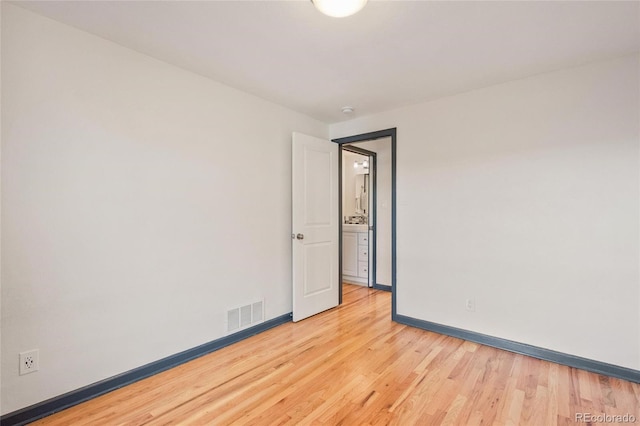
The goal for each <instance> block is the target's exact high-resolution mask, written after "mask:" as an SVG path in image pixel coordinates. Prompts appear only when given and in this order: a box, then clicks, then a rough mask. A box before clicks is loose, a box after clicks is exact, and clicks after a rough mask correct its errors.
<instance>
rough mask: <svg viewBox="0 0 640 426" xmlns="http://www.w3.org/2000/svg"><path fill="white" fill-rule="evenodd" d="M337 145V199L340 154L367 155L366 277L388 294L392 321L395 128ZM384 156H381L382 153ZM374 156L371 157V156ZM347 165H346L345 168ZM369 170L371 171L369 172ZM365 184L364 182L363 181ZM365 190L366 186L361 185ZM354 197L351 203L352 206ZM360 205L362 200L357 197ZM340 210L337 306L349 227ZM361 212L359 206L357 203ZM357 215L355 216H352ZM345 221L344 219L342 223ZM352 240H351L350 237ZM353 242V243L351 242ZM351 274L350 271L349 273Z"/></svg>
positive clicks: (340, 166)
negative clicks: (384, 168) (383, 171)
mask: <svg viewBox="0 0 640 426" xmlns="http://www.w3.org/2000/svg"><path fill="white" fill-rule="evenodd" d="M333 142H336V143H338V144H339V155H338V159H339V167H338V170H339V176H338V180H339V184H338V189H339V199H340V200H342V199H343V193H342V192H343V172H342V170H343V164H342V163H343V158H342V156H343V151H351V152H357V153H360V154H364V155H368V157H369V159H370V160H369V161H370V166H369V169H370V172H369V174H368V175H369V177H368V185H369V188H370V190H369V194H370V196H369V200H368V201H369V202H368V206H369V210H368V212H367V217H368V219H367V220H368V223H367V225H368V227H371V228H372V229H371V230H369V232H368V234H369V235H370V238H371V241H370V243H369V245H368V246H369V253H370V256H369V263H370V265H371V266H370V268H369V272H370V274H369V276H368V280H367V282H368V284H370V286H371V287H373V288H376V289H379V290H386V291H390V292H391V312H392V319H395V318H396V129H395V128H391V129H386V130H380V131H377V132H371V133H364V134H360V135H355V136H349V137H345V138H338V139H333ZM383 153H384V154H383ZM372 154H373V155H372ZM381 160H384V162H385V164H386V166H387V167H388V172H387V173H386V175H387V176H386V179H385V180H386V182H385V183H384V184H383V182H382V180H381V179H380V177H381V176H380V172H381V169H380V166H381V163H382V161H381ZM345 166H347V165H345ZM371 171H372V172H371ZM363 181H364V182H366V179H363ZM363 186H365V187H366V183H363ZM382 186H386V190H387V191H388V192H387V194H386V195H385V196H384V197H383V196H381V193H380V190H381V189H382ZM355 198H356V197H354V203H355ZM359 200H360V202H361V200H362V197H359ZM339 204H340V207H339V215H340V221H339V224H340V226H339V249H340V255H339V268H340V280H339V286H340V296H339V297H340V303H342V290H343V289H342V283H343V278H344V276H345V274H344V272H345V271H344V269H343V267H344V265H343V254H344V253H343V243H344V241H343V235H344V231H345V227H346V226H348V225H352V224H349V223H345V222H348V221H349V219H348V218H345V216H351V215H346V214H345V213H346V212H344V211H343V205H342V204H343V203H342V202H340V203H339ZM360 207H361V208H360V212H362V210H363V209H362V204H360ZM355 216H357V215H355ZM345 219H346V220H345ZM350 238H352V237H350ZM352 243H353V242H352ZM351 272H353V271H351Z"/></svg>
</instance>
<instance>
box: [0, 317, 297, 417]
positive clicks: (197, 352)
mask: <svg viewBox="0 0 640 426" xmlns="http://www.w3.org/2000/svg"><path fill="white" fill-rule="evenodd" d="M290 321H291V314H290V313H289V314H284V315H281V316H279V317H277V318H273V319H271V320H268V321H265V322H263V323H261V324H258V325H255V326H253V327H250V328H247V329H245V330H242V331H239V332H237V333H234V334H231V335H229V336H225V337H222V338H220V339H216V340H213V341H211V342H208V343H205V344H202V345H200V346H196V347H195V348H191V349H187V350H186V351H183V352H180V353H177V354H175V355H171V356H168V357H166V358H163V359H160V360H158V361H154V362H152V363H150V364H147V365H143V366H142V367H138V368H135V369H133V370H129V371H127V372H124V373H122V374H119V375H117V376H113V377H110V378H108V379H104V380H101V381H99V382H96V383H92V384H90V385H88V386H85V387H82V388H80V389H76V390H73V391H71V392H67V393H65V394H62V395H59V396H56V397H53V398H51V399H47V400H46V401H42V402H39V403H37V404H34V405H31V406H29V407H26V408H23V409H21V410H18V411H14V412H11V413H8V414H5V415H4V416H2V417H0V425H2V426H9V425H12V426H13V425H24V424H27V423H30V422H33V421H36V420H38V419H41V418H43V417H46V416H48V415H51V414H53V413H56V412H58V411H61V410H64V409H65V408H69V407H72V406H74V405H77V404H80V403H81V402H84V401H88V400H90V399H92V398H95V397H97V396H100V395H103V394H105V393H108V392H111V391H113V390H116V389H119V388H121V387H123V386H126V385H129V384H131V383H134V382H137V381H139V380H142V379H146V378H147V377H150V376H153V375H154V374H158V373H160V372H162V371H165V370H169V369H170V368H173V367H176V366H178V365H180V364H184V363H185V362H188V361H191V360H193V359H195V358H199V357H201V356H203V355H206V354H208V353H211V352H215V351H217V350H218V349H222V348H224V347H225V346H229V345H231V344H233V343H237V342H239V341H241V340H244V339H246V338H248V337H251V336H253V335H255V334H258V333H261V332H263V331H266V330H268V329H270V328H273V327H277V326H279V325H282V324H285V323H287V322H290Z"/></svg>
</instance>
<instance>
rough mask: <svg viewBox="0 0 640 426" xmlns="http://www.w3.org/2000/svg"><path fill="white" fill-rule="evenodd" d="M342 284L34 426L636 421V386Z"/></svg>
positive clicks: (639, 410) (639, 399) (639, 411)
mask: <svg viewBox="0 0 640 426" xmlns="http://www.w3.org/2000/svg"><path fill="white" fill-rule="evenodd" d="M344 287H345V288H344V298H343V301H344V303H343V305H341V306H340V307H338V308H336V309H333V310H331V311H328V312H325V313H322V314H319V315H316V316H314V317H312V318H309V319H307V320H304V321H302V322H300V323H297V324H293V323H289V324H285V325H282V326H279V327H277V328H274V329H271V330H269V331H267V332H264V333H261V334H259V335H257V336H254V337H251V338H249V339H247V340H244V341H242V342H240V343H237V344H234V345H232V346H229V347H226V348H224V349H221V350H219V351H217V352H214V353H212V354H209V355H206V356H204V357H201V358H198V359H196V360H194V361H191V362H189V363H186V364H183V365H181V366H178V367H176V368H174V369H172V370H169V371H166V372H163V373H161V374H158V375H156V376H153V377H150V378H148V379H145V380H142V381H140V382H137V383H134V384H132V385H129V386H127V387H124V388H122V389H119V390H116V391H114V392H111V393H109V394H106V395H103V396H101V397H99V398H95V399H93V400H91V401H88V402H86V403H84V404H81V405H78V406H75V407H72V408H70V409H68V410H65V411H62V412H60V413H57V414H54V415H52V416H49V417H47V418H45V419H42V420H40V421H38V422H36V424H39V425H171V424H176V425H177V424H179V425H228V424H235V425H387V424H393V425H555V424H562V425H564V424H580V422H577V421H576V413H590V414H592V415H602V414H607V415H625V414H630V415H633V416H635V417H636V419H637V422H638V423H640V385H638V384H634V383H630V382H626V381H623V380H619V379H614V378H610V377H606V376H601V375H598V374H593V373H588V372H585V371H581V370H576V369H573V368H569V367H565V366H561V365H557V364H552V363H549V362H546V361H540V360H537V359H533V358H530V357H526V356H523V355H517V354H513V353H510V352H505V351H501V350H498V349H494V348H491V347H487V346H482V345H478V344H475V343H471V342H466V341H463V340H459V339H456V338H452V337H448V336H443V335H439V334H436V333H431V332H426V331H423V330H419V329H415V328H411V327H407V326H404V325H400V324H396V323H393V322H391V320H390V318H391V314H390V305H391V300H390V294H389V293H386V292H381V291H377V290H370V289H367V288H365V287H359V286H354V285H345V286H344ZM582 424H586V423H582ZM592 424H596V423H592Z"/></svg>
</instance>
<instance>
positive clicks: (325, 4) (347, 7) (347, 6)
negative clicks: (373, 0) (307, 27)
mask: <svg viewBox="0 0 640 426" xmlns="http://www.w3.org/2000/svg"><path fill="white" fill-rule="evenodd" d="M311 3H313V5H314V6H315V7H316V9H318V10H319V11H320V12H322V13H324V14H325V15H329V16H333V17H334V18H344V17H345V16H349V15H353V14H354V13H356V12H358V11H360V9H362V8H363V7H364V5H365V4H367V0H311Z"/></svg>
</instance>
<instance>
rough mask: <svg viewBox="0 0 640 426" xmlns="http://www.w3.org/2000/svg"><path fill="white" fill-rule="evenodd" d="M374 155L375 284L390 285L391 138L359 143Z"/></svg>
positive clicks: (359, 145)
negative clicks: (375, 189)
mask: <svg viewBox="0 0 640 426" xmlns="http://www.w3.org/2000/svg"><path fill="white" fill-rule="evenodd" d="M356 146H357V147H358V148H362V149H366V150H369V151H372V152H375V153H376V154H377V155H376V172H377V176H376V186H377V193H376V196H377V199H376V216H377V217H376V284H382V285H388V286H390V285H391V138H382V139H376V140H373V141H367V142H359V143H358V144H356Z"/></svg>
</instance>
